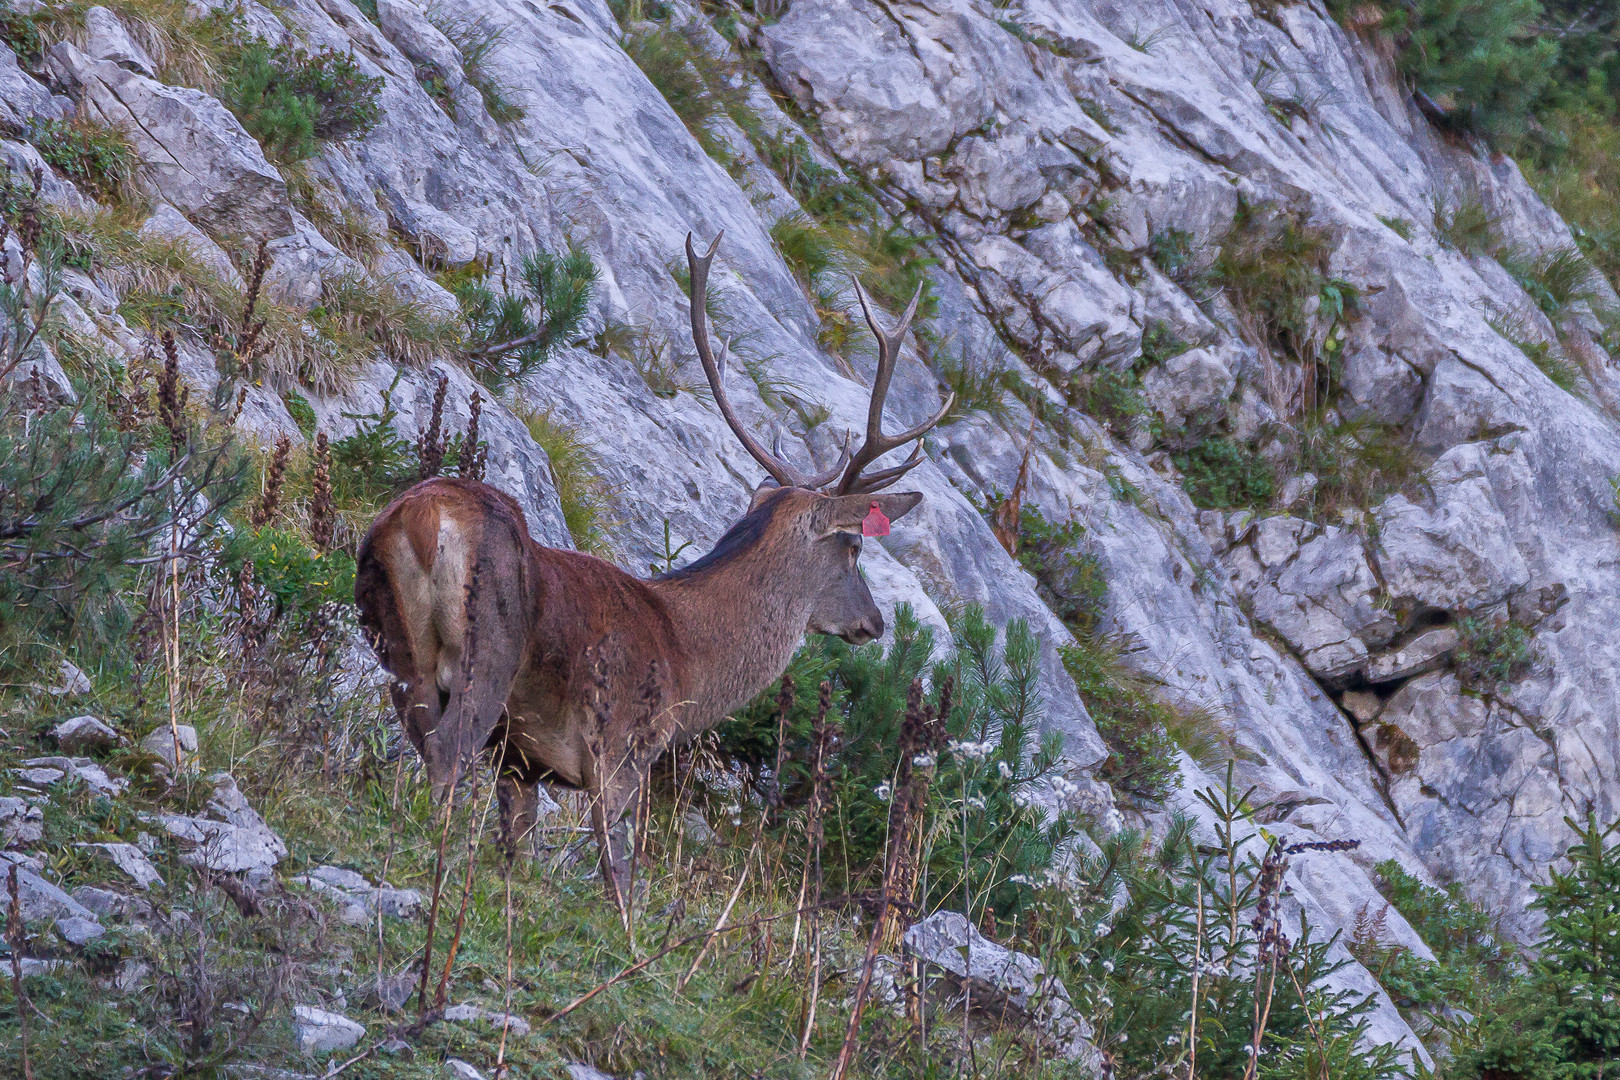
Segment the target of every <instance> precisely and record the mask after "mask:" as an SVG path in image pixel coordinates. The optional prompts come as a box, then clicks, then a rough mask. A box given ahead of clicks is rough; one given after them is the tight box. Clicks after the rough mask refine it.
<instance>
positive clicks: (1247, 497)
mask: <svg viewBox="0 0 1620 1080" xmlns="http://www.w3.org/2000/svg"><path fill="white" fill-rule="evenodd" d="M1171 458H1172V460H1173V461H1174V462H1175V464H1176V468H1178V469H1180V470H1181V473H1182V477H1183V479H1182V481H1181V486H1182V487H1183V488H1185V489H1186V491H1187V494H1188V495H1190V496H1192V501H1193V503H1194V504H1195V505H1197V506H1199V507H1200V508H1202V509H1206V510H1230V509H1239V508H1243V507H1251V508H1252V507H1261V506H1264V505H1265V504H1266V503H1267V502H1269V501H1270V499H1271V494H1272V491H1273V490H1274V488H1275V485H1276V479H1275V476H1274V474H1273V472H1272V468H1271V465H1270V463H1269V462H1267V461H1266V460H1265V459H1264V458H1263V457H1261V456H1260V455H1259V454H1257V453H1255V452H1254V451H1252V450H1250V449H1249V448H1248V447H1246V446H1243V445H1242V444H1241V443H1238V442H1236V441H1235V440H1233V439H1231V438H1230V437H1228V436H1225V435H1210V436H1207V437H1206V438H1204V439H1202V440H1201V441H1200V442H1198V443H1197V444H1196V445H1195V446H1193V447H1191V448H1190V449H1188V450H1185V451H1182V452H1180V453H1176V454H1173V455H1171Z"/></svg>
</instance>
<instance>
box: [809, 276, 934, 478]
mask: <svg viewBox="0 0 1620 1080" xmlns="http://www.w3.org/2000/svg"><path fill="white" fill-rule="evenodd" d="M922 292H923V287H922V285H918V286H917V291H916V292H914V293H912V294H911V303H909V304H907V305H906V310H905V312H904V314H902V315H901V316H900V322H899V323H898V324H897V325H896V326H895V328H894V329H893V330H891V331H888V332H887V333H885V332H884V330H883V327H882V326H881V325H879V323H878V321H877V317H876V316H874V315H873V314H872V305H871V302H870V301H869V300H868V299H867V297H866V290H865V289H863V288H861V283H860V282H859V281H856V282H855V298H856V299H857V300H859V301H860V304H861V314H862V315H864V316H866V325H867V326H868V327H870V328H871V330H872V336H873V337H875V338H877V343H878V363H877V373H876V374H875V375H874V376H873V379H872V401H871V404H870V405H869V406H868V407H867V410H866V441H865V442H863V443H862V444H861V448H860V449H859V450H857V451H856V452H855V456H854V457H853V458H852V459H851V460H850V463H849V467H848V468H847V469H846V470H845V471H844V477H843V479H842V480H841V481H840V482H839V485H838V492H839V494H841V495H853V494H859V493H865V492H869V491H877V490H879V489H880V488H882V487H887V486H888V485H889V484H892V483H894V482H895V481H896V480H898V479H899V478H900V477H901V476H903V475H905V474H906V473H907V472H909V471H911V470H912V469H914V468H916V467H917V465H919V464H920V463H921V462H922V458H921V456H920V455H921V454H922V447H921V446H919V447H918V448H917V450H916V451H915V452H914V453H913V454H912V455H911V458H910V459H909V460H907V462H906V463H905V464H904V465H900V466H896V467H894V468H891V469H883V470H880V471H879V472H876V473H873V474H872V475H871V476H870V477H866V478H865V479H863V478H862V476H861V472H862V470H864V469H865V468H866V467H867V466H868V465H870V464H872V462H874V461H876V460H877V459H878V458H880V457H882V456H883V455H884V454H886V453H888V452H889V451H890V450H894V449H896V448H897V447H901V446H904V445H905V444H906V443H908V442H912V441H913V440H916V439H920V438H922V437H923V436H924V435H926V434H927V433H928V432H929V430H931V429H932V428H933V427H934V426H935V425H937V424H938V423H939V422H940V421H941V420H943V419H945V414H946V413H948V412H950V411H951V406H952V405H954V404H955V403H956V395H955V394H951V395H949V396H948V397H947V398H946V399H945V405H944V407H942V408H941V409H940V410H939V411H938V412H937V413H935V414H934V415H933V416H931V417H929V418H928V419H927V420H925V421H923V422H922V423H921V424H918V425H917V426H916V427H914V428H910V429H909V430H906V431H903V432H901V433H900V434H898V435H885V434H883V406H884V403H885V401H886V400H887V399H888V396H889V382H890V380H892V379H893V378H894V365H895V361H896V360H897V359H899V356H900V346H901V344H902V343H903V342H904V341H905V337H906V332H907V331H908V330H909V329H910V328H911V320H912V318H913V317H915V316H916V314H917V304H918V303H919V302H920V301H921V300H922ZM874 482H876V483H877V486H876V487H874V486H872V484H873V483H874Z"/></svg>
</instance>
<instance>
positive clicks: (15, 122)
mask: <svg viewBox="0 0 1620 1080" xmlns="http://www.w3.org/2000/svg"><path fill="white" fill-rule="evenodd" d="M63 100H66V99H63ZM61 118H62V105H61V103H60V102H58V101H57V100H56V99H55V98H53V97H52V96H51V92H50V91H49V90H48V89H46V88H45V85H44V84H43V83H41V82H40V81H39V80H38V79H35V78H34V77H33V76H32V75H30V74H28V72H26V71H24V70H23V69H22V68H21V67H20V66H19V65H18V64H17V54H16V53H14V52H12V51H11V50H10V49H5V50H0V130H4V131H5V132H6V133H7V134H10V135H22V134H24V133H26V132H27V130H28V128H29V127H30V125H32V124H33V123H34V122H35V121H38V120H60V119H61Z"/></svg>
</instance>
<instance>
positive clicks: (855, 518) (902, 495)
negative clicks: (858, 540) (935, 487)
mask: <svg viewBox="0 0 1620 1080" xmlns="http://www.w3.org/2000/svg"><path fill="white" fill-rule="evenodd" d="M922 498H923V497H922V492H920V491H902V492H897V493H894V494H887V495H836V496H833V497H831V498H829V499H828V500H827V503H826V517H825V519H824V523H823V525H822V528H821V534H822V535H823V536H826V535H827V534H829V533H835V532H850V533H858V532H860V531H861V522H863V521H865V520H866V516H867V515H868V514H870V513H871V512H872V506H873V505H874V504H876V506H877V508H878V512H879V513H881V514H882V515H883V516H884V517H886V518H888V519H889V520H890V521H894V520H896V519H897V518H901V517H904V516H905V515H906V514H909V513H910V512H911V511H912V510H915V509H916V508H917V504H918V503H920V502H922Z"/></svg>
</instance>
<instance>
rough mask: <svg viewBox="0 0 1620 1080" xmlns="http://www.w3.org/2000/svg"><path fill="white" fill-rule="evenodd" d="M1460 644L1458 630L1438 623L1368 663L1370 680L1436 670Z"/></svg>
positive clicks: (1388, 678)
mask: <svg viewBox="0 0 1620 1080" xmlns="http://www.w3.org/2000/svg"><path fill="white" fill-rule="evenodd" d="M1456 647H1457V629H1456V627H1452V626H1439V627H1436V628H1435V629H1433V630H1428V631H1425V632H1424V633H1422V634H1419V635H1418V636H1417V637H1415V638H1413V639H1412V640H1411V641H1408V642H1407V643H1406V644H1405V645H1402V646H1401V647H1400V648H1399V649H1396V650H1395V651H1394V652H1387V653H1383V654H1381V655H1379V656H1375V657H1373V658H1372V659H1371V660H1369V661H1368V662H1367V679H1368V680H1369V681H1370V682H1375V683H1381V682H1393V681H1395V680H1396V679H1406V678H1410V677H1411V676H1413V675H1417V674H1420V673H1422V672H1425V671H1433V670H1434V669H1435V668H1437V667H1439V666H1440V664H1441V662H1442V661H1443V660H1444V659H1445V658H1446V656H1447V655H1448V654H1449V653H1450V652H1451V650H1453V649H1455V648H1456Z"/></svg>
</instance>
